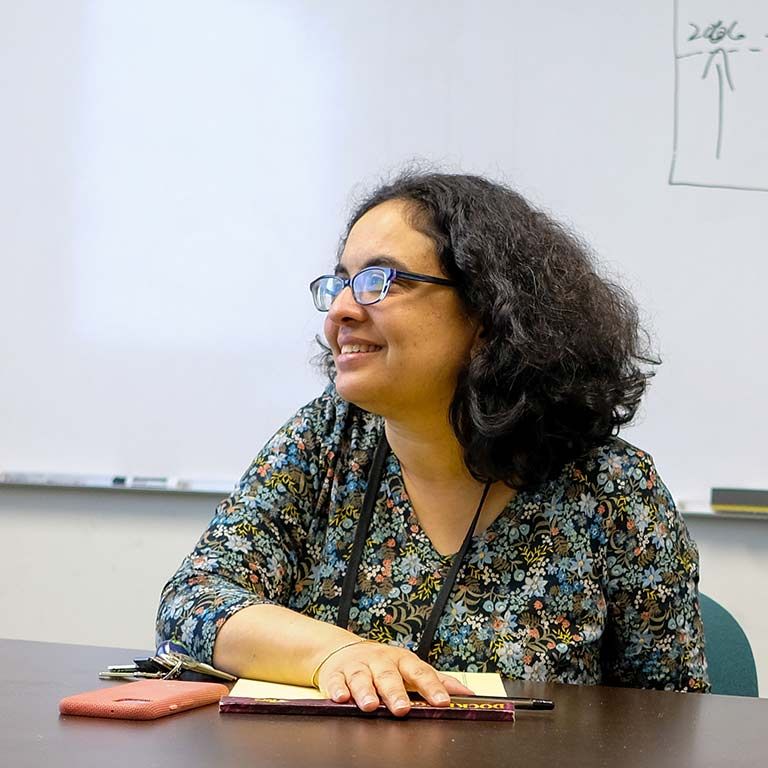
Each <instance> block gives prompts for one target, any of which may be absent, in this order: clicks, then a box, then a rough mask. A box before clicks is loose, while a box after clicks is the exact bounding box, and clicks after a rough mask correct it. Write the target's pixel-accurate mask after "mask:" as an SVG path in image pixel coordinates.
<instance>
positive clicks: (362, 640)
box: [310, 635, 375, 688]
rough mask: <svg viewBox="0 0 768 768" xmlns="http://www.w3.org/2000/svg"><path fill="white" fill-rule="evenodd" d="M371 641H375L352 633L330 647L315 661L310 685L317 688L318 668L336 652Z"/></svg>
mask: <svg viewBox="0 0 768 768" xmlns="http://www.w3.org/2000/svg"><path fill="white" fill-rule="evenodd" d="M373 642H375V641H374V640H366V639H365V638H363V637H356V636H354V635H353V636H352V638H351V639H347V640H346V641H344V642H341V643H339V644H337V645H335V646H334V647H333V648H331V649H330V650H329V651H327V652H326V653H325V654H323V655H322V656H321V657H320V660H319V661H318V662H317V664H316V665H315V667H314V669H313V670H312V676H311V677H310V685H311V686H312V687H313V688H319V685H318V676H319V675H320V670H321V669H322V667H323V666H324V665H325V663H326V662H327V661H329V660H330V659H332V658H333V657H334V656H335V655H336V654H337V653H339V652H340V651H343V650H345V649H346V648H352V647H353V646H355V645H361V644H362V643H373Z"/></svg>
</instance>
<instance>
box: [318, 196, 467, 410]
mask: <svg viewBox="0 0 768 768" xmlns="http://www.w3.org/2000/svg"><path fill="white" fill-rule="evenodd" d="M407 214H408V208H407V204H406V203H404V202H403V201H399V200H392V201H388V202H386V203H382V204H381V205H378V206H376V207H375V208H372V209H371V210H370V211H368V212H367V213H366V214H364V215H363V216H362V217H361V218H360V219H359V220H358V221H357V222H356V223H355V225H354V226H353V227H352V229H351V231H350V233H349V237H348V238H347V242H346V245H345V247H344V251H343V253H342V255H341V259H340V261H339V264H338V267H337V273H338V274H340V275H341V276H343V277H351V276H354V275H355V274H357V273H358V272H359V271H360V270H361V269H363V268H365V267H370V266H386V267H394V268H395V269H400V270H404V271H407V272H418V273H421V274H425V275H432V276H435V277H446V275H445V274H444V273H443V271H442V269H441V266H440V262H439V259H438V257H437V253H436V251H435V246H434V243H433V242H432V240H431V239H430V238H429V237H427V236H426V235H424V234H422V233H421V232H419V231H418V230H416V229H414V228H413V227H412V226H411V225H410V224H409V223H408V215H407ZM477 330H478V323H477V321H476V320H474V319H472V318H471V317H469V316H468V315H467V313H466V310H465V309H464V306H463V304H462V302H461V300H460V299H459V296H458V293H457V291H456V289H455V288H450V287H447V286H441V285H434V284H430V283H418V282H411V281H406V280H402V281H400V280H398V281H395V282H394V283H393V284H392V286H391V287H390V289H389V294H388V295H387V297H386V298H385V299H384V300H383V301H381V302H379V303H378V304H372V305H368V306H361V305H360V304H358V303H357V302H356V301H355V300H354V298H353V297H352V291H351V289H350V288H345V289H344V290H343V291H342V292H341V293H340V294H339V296H338V297H337V298H336V300H335V301H334V302H333V304H332V306H331V309H330V311H329V312H328V314H327V316H326V320H325V337H326V339H327V340H328V344H329V345H330V347H331V351H332V353H333V359H334V362H335V364H336V389H337V391H338V393H339V394H340V395H341V396H342V397H343V398H344V399H345V400H348V401H350V402H352V403H355V404H356V405H358V406H360V407H361V408H363V409H365V410H367V411H371V412H372V413H377V414H380V415H382V416H384V417H385V418H390V419H408V418H411V417H418V418H424V417H429V416H431V415H434V414H445V415H446V417H447V412H448V406H449V405H450V402H451V400H452V399H453V394H454V390H455V388H456V380H457V377H458V374H459V371H460V370H461V369H462V367H463V366H464V365H465V364H466V362H467V360H468V359H469V355H470V351H471V349H472V345H473V343H474V341H475V338H476V336H477Z"/></svg>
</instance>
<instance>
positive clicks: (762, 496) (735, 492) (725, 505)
mask: <svg viewBox="0 0 768 768" xmlns="http://www.w3.org/2000/svg"><path fill="white" fill-rule="evenodd" d="M710 505H711V507H712V509H713V510H714V511H715V512H750V513H754V514H758V515H759V514H768V491H754V490H748V489H746V488H713V489H712V499H711V501H710Z"/></svg>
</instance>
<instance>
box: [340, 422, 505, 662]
mask: <svg viewBox="0 0 768 768" xmlns="http://www.w3.org/2000/svg"><path fill="white" fill-rule="evenodd" d="M388 449H389V444H388V443H387V437H386V435H385V434H384V432H382V434H381V437H380V438H379V443H378V445H377V446H376V453H375V454H374V457H373V463H372V464H371V471H370V474H369V475H368V487H367V488H366V489H365V498H364V499H363V508H362V510H361V512H360V519H359V520H358V523H357V529H356V530H355V540H354V543H353V544H352V552H351V554H350V556H349V563H348V564H347V572H346V573H345V574H344V584H343V586H342V590H341V601H340V603H339V612H338V616H337V618H336V625H337V626H339V627H344V629H346V628H347V625H348V623H349V611H350V608H351V606H352V597H353V594H354V591H355V584H356V582H357V572H358V570H359V568H360V561H361V560H362V557H363V549H364V548H365V541H366V539H367V538H368V529H369V528H370V526H371V519H372V517H373V507H374V505H375V503H376V496H377V495H378V492H379V486H380V485H381V475H382V471H383V468H384V459H385V458H386V455H387V450H388ZM490 488H491V483H490V482H488V483H486V485H485V488H484V489H483V495H482V497H481V498H480V503H479V504H478V505H477V511H476V512H475V516H474V517H473V518H472V522H471V524H470V526H469V530H468V531H467V535H466V536H465V537H464V541H463V543H462V545H461V549H460V550H459V551H458V552H457V553H456V554H455V555H454V556H453V560H452V561H451V567H450V569H449V571H448V573H447V575H446V577H445V581H444V582H443V586H442V588H441V589H440V593H439V594H438V596H437V599H436V600H435V604H434V605H433V606H432V610H431V611H430V614H429V617H428V619H427V623H426V625H425V627H424V631H423V632H422V635H421V639H420V640H419V645H418V648H417V650H416V655H417V656H418V657H419V658H420V659H423V660H424V661H426V660H427V657H428V656H429V651H430V649H431V648H432V641H433V639H434V637H435V632H436V631H437V625H438V623H439V622H440V617H441V616H442V614H443V610H445V605H446V603H447V602H448V598H449V597H450V596H451V592H452V591H453V587H454V585H455V583H456V577H457V576H458V574H459V570H460V569H461V566H462V564H463V562H464V558H465V557H466V555H467V552H468V551H469V546H470V544H471V543H472V537H473V536H474V534H475V528H476V527H477V521H478V520H479V519H480V513H481V512H482V509H483V504H485V499H486V496H488V491H489V490H490Z"/></svg>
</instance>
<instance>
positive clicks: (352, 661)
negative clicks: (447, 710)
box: [313, 641, 473, 716]
mask: <svg viewBox="0 0 768 768" xmlns="http://www.w3.org/2000/svg"><path fill="white" fill-rule="evenodd" d="M315 681H316V682H317V687H318V688H319V689H320V690H321V691H324V692H325V693H326V695H328V696H329V697H330V698H331V699H333V701H336V702H342V703H343V702H347V701H350V700H353V701H354V702H355V704H357V706H358V707H360V709H362V710H363V711H364V712H372V711H373V710H374V709H376V707H378V706H379V704H380V703H382V702H383V703H384V704H385V705H386V707H387V709H389V711H390V712H392V714H393V715H398V716H402V715H407V714H408V712H409V711H410V709H411V702H410V699H409V698H408V691H414V692H416V693H418V694H419V695H420V696H421V697H422V698H424V699H425V700H426V701H427V702H428V703H429V704H432V705H433V706H436V707H447V706H448V704H449V703H450V697H451V695H454V696H471V695H473V691H471V690H470V689H469V688H467V687H466V686H464V685H462V684H461V683H460V682H459V681H458V680H456V678H454V677H451V676H450V675H445V674H443V673H441V672H438V671H437V670H436V669H434V668H433V667H431V666H430V665H429V664H427V663H426V662H425V661H422V660H421V659H420V658H419V657H418V656H417V655H416V654H415V653H412V652H411V651H408V650H406V649H405V648H398V647H397V646H393V645H383V644H381V643H376V642H373V641H364V642H357V643H353V644H351V645H347V646H346V647H342V648H340V649H339V650H338V651H335V652H333V653H331V654H330V656H328V657H327V658H326V659H325V661H323V662H322V664H321V665H320V667H319V669H318V670H317V672H316V674H315ZM315 681H313V682H315Z"/></svg>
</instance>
